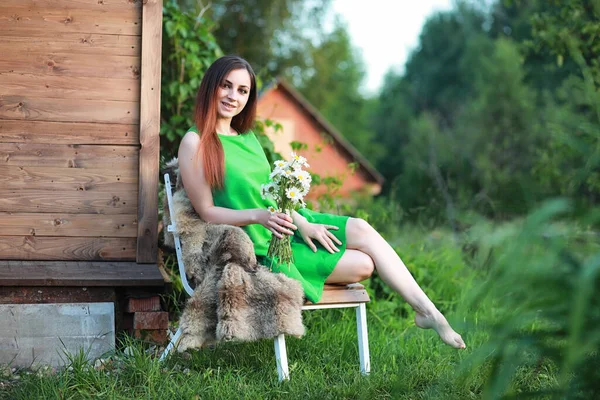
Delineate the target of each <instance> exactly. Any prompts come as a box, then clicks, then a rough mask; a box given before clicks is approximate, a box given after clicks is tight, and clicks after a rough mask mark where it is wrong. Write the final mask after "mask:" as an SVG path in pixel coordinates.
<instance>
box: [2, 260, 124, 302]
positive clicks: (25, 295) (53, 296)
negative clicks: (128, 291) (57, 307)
mask: <svg viewBox="0 0 600 400" xmlns="http://www.w3.org/2000/svg"><path fill="white" fill-rule="evenodd" d="M1 268H2V267H1V266H0V269H1ZM116 297H117V296H116V293H115V289H114V287H72V286H66V287H65V286H58V287H54V286H45V287H44V286H2V285H0V304H44V303H81V302H86V303H87V302H89V303H98V302H105V301H110V302H115V301H116V300H117V299H116Z"/></svg>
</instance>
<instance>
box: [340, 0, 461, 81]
mask: <svg viewBox="0 0 600 400" xmlns="http://www.w3.org/2000/svg"><path fill="white" fill-rule="evenodd" d="M451 7H452V0H417V1H415V0H366V1H365V0H333V1H332V9H333V11H335V12H336V13H338V14H339V15H340V16H341V17H342V18H343V19H344V20H345V21H346V23H347V25H348V31H349V33H350V36H351V38H352V42H353V44H354V46H355V47H356V48H357V49H358V50H359V51H361V52H362V57H363V60H364V62H365V67H366V70H367V77H366V79H365V82H364V84H363V85H364V87H363V90H364V91H365V92H366V93H376V92H377V91H378V89H379V88H380V85H381V82H382V79H383V77H384V75H385V73H386V72H387V71H388V70H389V69H390V68H394V70H396V71H399V72H402V71H403V68H404V64H405V62H406V59H407V57H408V55H409V53H410V50H411V49H413V48H415V47H416V46H417V44H418V40H419V33H421V27H422V26H423V24H424V23H425V20H426V19H427V17H428V16H429V15H431V14H432V13H434V12H435V11H442V10H448V9H450V8H451Z"/></svg>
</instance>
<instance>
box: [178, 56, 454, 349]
mask: <svg viewBox="0 0 600 400" xmlns="http://www.w3.org/2000/svg"><path fill="white" fill-rule="evenodd" d="M256 103H257V92H256V82H255V75H254V72H253V71H252V67H251V66H250V64H248V62H247V61H245V60H244V59H242V58H240V57H236V56H225V57H221V58H220V59H218V60H217V61H215V62H214V63H213V64H212V65H211V66H210V68H209V69H208V70H207V71H206V74H205V75H204V78H203V79H202V83H201V84H200V88H199V90H198V95H197V98H196V110H195V122H196V127H193V128H190V130H189V132H187V133H186V135H185V136H184V138H183V140H182V142H181V145H180V147H179V167H180V173H181V178H182V181H183V185H184V187H185V190H186V192H187V195H188V197H189V199H190V201H191V202H192V205H193V206H194V208H195V210H196V211H197V212H198V215H199V216H200V217H201V218H202V219H203V220H205V221H207V222H211V223H215V224H228V225H236V226H241V227H243V228H244V230H245V231H246V232H247V233H248V235H249V236H250V238H251V239H252V242H253V243H254V248H255V253H256V255H257V256H258V258H259V260H263V262H264V257H265V256H266V254H267V249H268V241H269V239H270V238H271V235H276V236H277V237H282V235H293V238H292V252H293V254H294V260H295V263H294V264H293V265H292V266H291V267H289V268H288V267H287V266H286V267H284V268H281V269H279V268H278V267H276V268H274V270H275V271H280V272H283V273H285V274H286V275H288V276H290V277H292V278H295V279H298V280H299V281H300V282H301V283H302V286H303V288H304V291H305V294H306V297H307V298H308V299H309V300H311V301H313V302H317V301H318V300H319V299H320V297H321V294H322V291H323V285H324V283H351V282H358V281H362V280H364V279H367V278H368V277H370V276H371V274H372V273H373V270H374V268H376V269H377V272H378V273H379V275H380V276H381V278H382V279H383V281H384V282H386V283H387V284H388V285H389V286H390V287H391V288H392V289H393V290H395V291H396V292H398V293H399V294H400V295H401V296H402V297H403V298H404V299H405V300H406V301H407V302H408V303H409V304H410V305H411V306H412V307H413V309H414V310H415V312H416V317H415V323H416V325H417V326H419V327H421V328H432V329H434V330H435V331H436V332H437V333H438V334H439V336H440V338H441V339H442V340H443V341H444V342H445V343H446V344H448V345H450V346H452V347H455V348H465V343H464V341H463V340H462V338H461V336H460V335H459V334H458V333H456V332H455V331H454V330H453V329H452V328H451V327H450V325H449V324H448V321H447V320H446V318H445V317H444V316H443V315H442V314H441V313H440V312H439V311H438V309H437V308H436V307H435V305H434V304H433V303H432V302H431V300H429V298H428V297H427V296H426V295H425V293H424V292H423V291H422V290H421V288H420V287H419V285H418V284H417V282H416V281H415V280H414V279H413V277H412V275H411V274H410V272H409V271H408V269H407V268H406V266H405V265H404V263H403V262H402V260H400V258H399V257H398V255H397V254H396V252H395V251H394V250H393V249H392V247H391V246H390V245H389V244H388V243H387V242H386V241H385V240H384V239H383V238H382V237H381V235H379V233H377V231H375V230H374V229H373V228H372V227H371V226H370V225H369V224H368V223H367V222H366V221H364V220H362V219H358V218H349V217H345V216H337V215H331V214H324V213H318V212H313V211H310V210H307V209H302V210H300V211H299V212H294V213H293V214H292V216H291V217H290V216H288V215H286V214H284V213H274V214H271V213H270V212H269V211H268V210H267V207H268V206H270V205H274V204H273V203H272V202H271V201H269V200H263V199H262V197H261V193H260V185H261V184H263V183H266V182H267V181H268V180H269V173H270V172H271V168H270V165H269V163H268V161H267V159H266V157H265V154H264V152H263V150H262V147H261V146H260V144H259V142H258V140H257V139H256V137H255V136H254V133H253V132H252V131H251V130H250V129H251V127H252V125H253V123H254V119H255V116H256ZM198 132H201V133H202V134H201V135H200V134H199V133H198Z"/></svg>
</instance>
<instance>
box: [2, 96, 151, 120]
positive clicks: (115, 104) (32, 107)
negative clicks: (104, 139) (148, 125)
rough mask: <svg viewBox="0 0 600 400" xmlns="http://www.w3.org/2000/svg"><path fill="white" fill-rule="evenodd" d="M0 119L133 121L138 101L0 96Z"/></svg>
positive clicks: (137, 115)
mask: <svg viewBox="0 0 600 400" xmlns="http://www.w3.org/2000/svg"><path fill="white" fill-rule="evenodd" d="M0 119H11V120H15V119H23V120H30V121H57V122H100V123H114V124H135V123H137V122H138V121H139V103H137V102H129V101H102V100H75V99H45V98H29V97H25V96H0Z"/></svg>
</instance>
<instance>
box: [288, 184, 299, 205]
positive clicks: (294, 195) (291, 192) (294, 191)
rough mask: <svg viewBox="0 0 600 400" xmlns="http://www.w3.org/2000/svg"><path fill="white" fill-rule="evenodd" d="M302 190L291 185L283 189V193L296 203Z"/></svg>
mask: <svg viewBox="0 0 600 400" xmlns="http://www.w3.org/2000/svg"><path fill="white" fill-rule="evenodd" d="M301 193H302V190H301V189H298V188H297V187H294V186H292V187H291V188H287V189H286V190H285V195H286V197H287V198H288V199H290V200H292V201H293V202H294V203H297V202H298V201H299V199H300V198H301V197H302V196H301Z"/></svg>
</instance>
